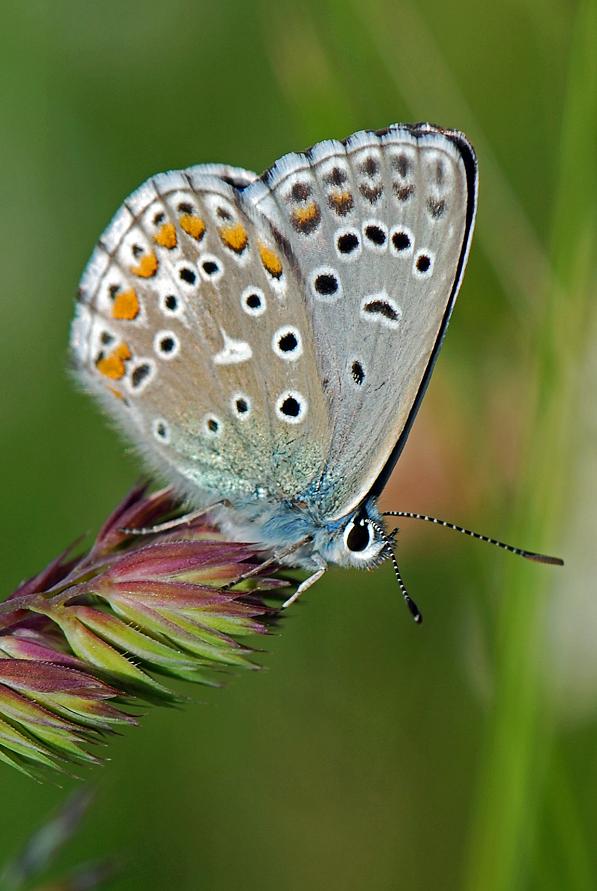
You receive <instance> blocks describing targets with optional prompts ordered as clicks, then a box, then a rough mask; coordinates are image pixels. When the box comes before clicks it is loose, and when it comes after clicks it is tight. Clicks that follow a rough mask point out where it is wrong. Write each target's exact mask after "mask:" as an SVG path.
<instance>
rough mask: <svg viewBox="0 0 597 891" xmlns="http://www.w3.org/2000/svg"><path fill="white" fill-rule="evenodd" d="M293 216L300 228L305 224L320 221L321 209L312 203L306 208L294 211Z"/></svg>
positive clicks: (298, 208)
mask: <svg viewBox="0 0 597 891" xmlns="http://www.w3.org/2000/svg"><path fill="white" fill-rule="evenodd" d="M292 216H293V218H294V219H295V221H296V222H297V223H298V224H299V225H300V226H304V225H305V223H311V222H312V221H313V220H318V219H319V208H318V207H317V205H316V204H315V202H314V201H311V203H310V204H307V206H306V207H297V208H296V210H293V211H292Z"/></svg>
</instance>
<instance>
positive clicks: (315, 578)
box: [282, 558, 328, 609]
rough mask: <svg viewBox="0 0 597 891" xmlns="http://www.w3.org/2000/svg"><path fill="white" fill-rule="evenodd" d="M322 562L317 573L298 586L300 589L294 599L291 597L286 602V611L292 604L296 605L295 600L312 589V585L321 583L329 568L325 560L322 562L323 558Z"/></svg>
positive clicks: (284, 606) (284, 605)
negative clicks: (320, 580) (308, 589)
mask: <svg viewBox="0 0 597 891" xmlns="http://www.w3.org/2000/svg"><path fill="white" fill-rule="evenodd" d="M320 560H321V562H320V561H318V563H319V567H318V569H316V570H315V572H314V573H313V574H312V575H310V576H309V578H307V579H305V581H304V582H301V583H300V585H299V586H298V588H297V589H296V591H295V592H294V594H293V595H292V597H289V598H288V600H286V601H285V602H284V603H283V604H282V609H286V608H287V607H288V606H290V604H291V603H294V601H295V600H298V598H299V597H300V596H301V594H302V593H303V592H304V591H306V590H307V588H310V587H311V585H314V584H315V582H317V581H319V579H320V578H321V576H322V575H323V574H324V572H325V571H326V569H327V568H328V565H327V563H326V562H325V561H324V560H322V559H321V558H320Z"/></svg>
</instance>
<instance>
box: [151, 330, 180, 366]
mask: <svg viewBox="0 0 597 891" xmlns="http://www.w3.org/2000/svg"><path fill="white" fill-rule="evenodd" d="M153 348H154V350H155V352H156V353H157V355H158V356H159V357H160V358H161V359H166V360H167V361H170V359H174V358H175V357H176V356H177V355H178V353H179V351H180V341H179V339H178V337H177V336H176V334H175V333H174V331H158V332H157V334H156V335H155V337H154V338H153Z"/></svg>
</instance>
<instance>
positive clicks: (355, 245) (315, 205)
mask: <svg viewBox="0 0 597 891" xmlns="http://www.w3.org/2000/svg"><path fill="white" fill-rule="evenodd" d="M475 199H476V163H475V159H474V154H473V151H472V149H471V148H470V146H469V145H468V143H467V142H466V140H465V139H464V137H462V136H461V134H458V133H454V132H451V131H441V130H439V129H438V128H434V127H431V126H429V125H419V126H415V127H407V126H402V125H397V126H394V127H390V128H388V129H387V130H386V131H383V132H381V133H379V134H376V133H371V132H363V133H357V134H354V135H353V136H351V137H349V139H347V140H346V141H345V142H344V143H341V142H335V141H328V142H323V143H320V144H318V145H316V146H314V147H313V148H312V149H310V150H309V151H308V152H306V153H305V154H293V155H287V156H285V157H284V158H282V159H281V160H280V161H278V162H277V163H276V164H275V165H274V167H273V168H272V169H271V170H270V171H268V172H267V173H266V174H264V175H263V176H262V177H261V178H260V179H259V180H257V181H255V182H254V183H253V184H251V185H250V186H248V187H247V188H246V189H245V190H244V193H243V202H245V203H246V204H250V205H252V206H254V207H255V208H256V209H258V210H259V212H260V213H261V214H263V215H264V216H265V217H267V218H268V219H269V220H270V222H271V224H272V227H273V229H274V232H277V233H278V237H279V239H280V240H281V241H282V240H284V241H285V242H286V244H287V250H288V251H289V252H290V253H291V254H292V256H293V257H294V258H295V262H296V264H297V267H298V272H299V278H300V287H301V293H302V299H303V300H304V302H305V304H306V306H307V311H308V314H309V316H310V318H311V319H312V326H313V331H314V336H315V350H316V357H317V365H318V373H319V376H320V379H321V381H322V385H323V387H324V390H325V393H326V397H327V400H328V402H329V405H330V417H331V424H332V434H331V443H330V449H329V454H328V456H327V461H326V466H325V468H324V471H323V473H322V474H321V476H320V477H319V478H317V479H316V480H314V481H313V483H312V485H311V488H310V490H309V497H312V498H313V501H314V504H316V505H317V509H318V512H319V513H320V514H321V515H322V516H323V517H325V518H327V519H334V518H337V517H340V516H344V515H345V514H347V513H348V512H349V511H350V510H352V509H354V508H355V507H356V506H357V505H358V504H359V503H360V502H361V501H362V499H363V498H364V497H365V496H366V495H367V494H368V493H369V492H371V490H372V488H374V487H375V483H376V480H379V483H378V488H379V487H380V485H381V484H382V483H383V482H385V477H386V476H387V473H388V472H389V469H390V468H391V466H392V465H393V463H394V461H395V460H396V458H397V456H398V452H399V450H400V448H401V446H402V444H403V442H404V439H405V437H406V434H407V433H408V430H409V428H410V424H411V423H412V420H413V418H414V413H415V411H416V407H417V406H418V402H419V401H420V397H421V395H422V392H423V390H424V387H425V385H426V382H427V380H428V378H429V374H430V372H431V368H432V366H433V362H434V360H435V357H436V355H437V351H438V349H439V345H440V342H441V338H442V336H443V333H444V331H445V327H446V325H447V321H448V318H449V315H450V311H451V308H452V305H453V303H454V300H455V297H456V293H457V290H458V285H459V282H460V277H461V274H462V272H463V268H464V264H465V262H466V255H467V252H468V245H469V241H470V236H471V231H472V225H473V221H474V210H475Z"/></svg>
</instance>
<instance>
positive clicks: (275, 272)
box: [258, 243, 282, 278]
mask: <svg viewBox="0 0 597 891" xmlns="http://www.w3.org/2000/svg"><path fill="white" fill-rule="evenodd" d="M258 250H259V256H260V258H261V262H262V263H263V266H264V267H265V269H267V271H268V272H269V274H270V275H272V276H273V277H274V278H280V276H281V275H282V261H281V260H280V258H279V256H278V255H277V254H276V252H275V251H272V249H271V248H269V247H268V246H267V245H266V244H262V243H260V244H259V246H258Z"/></svg>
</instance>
